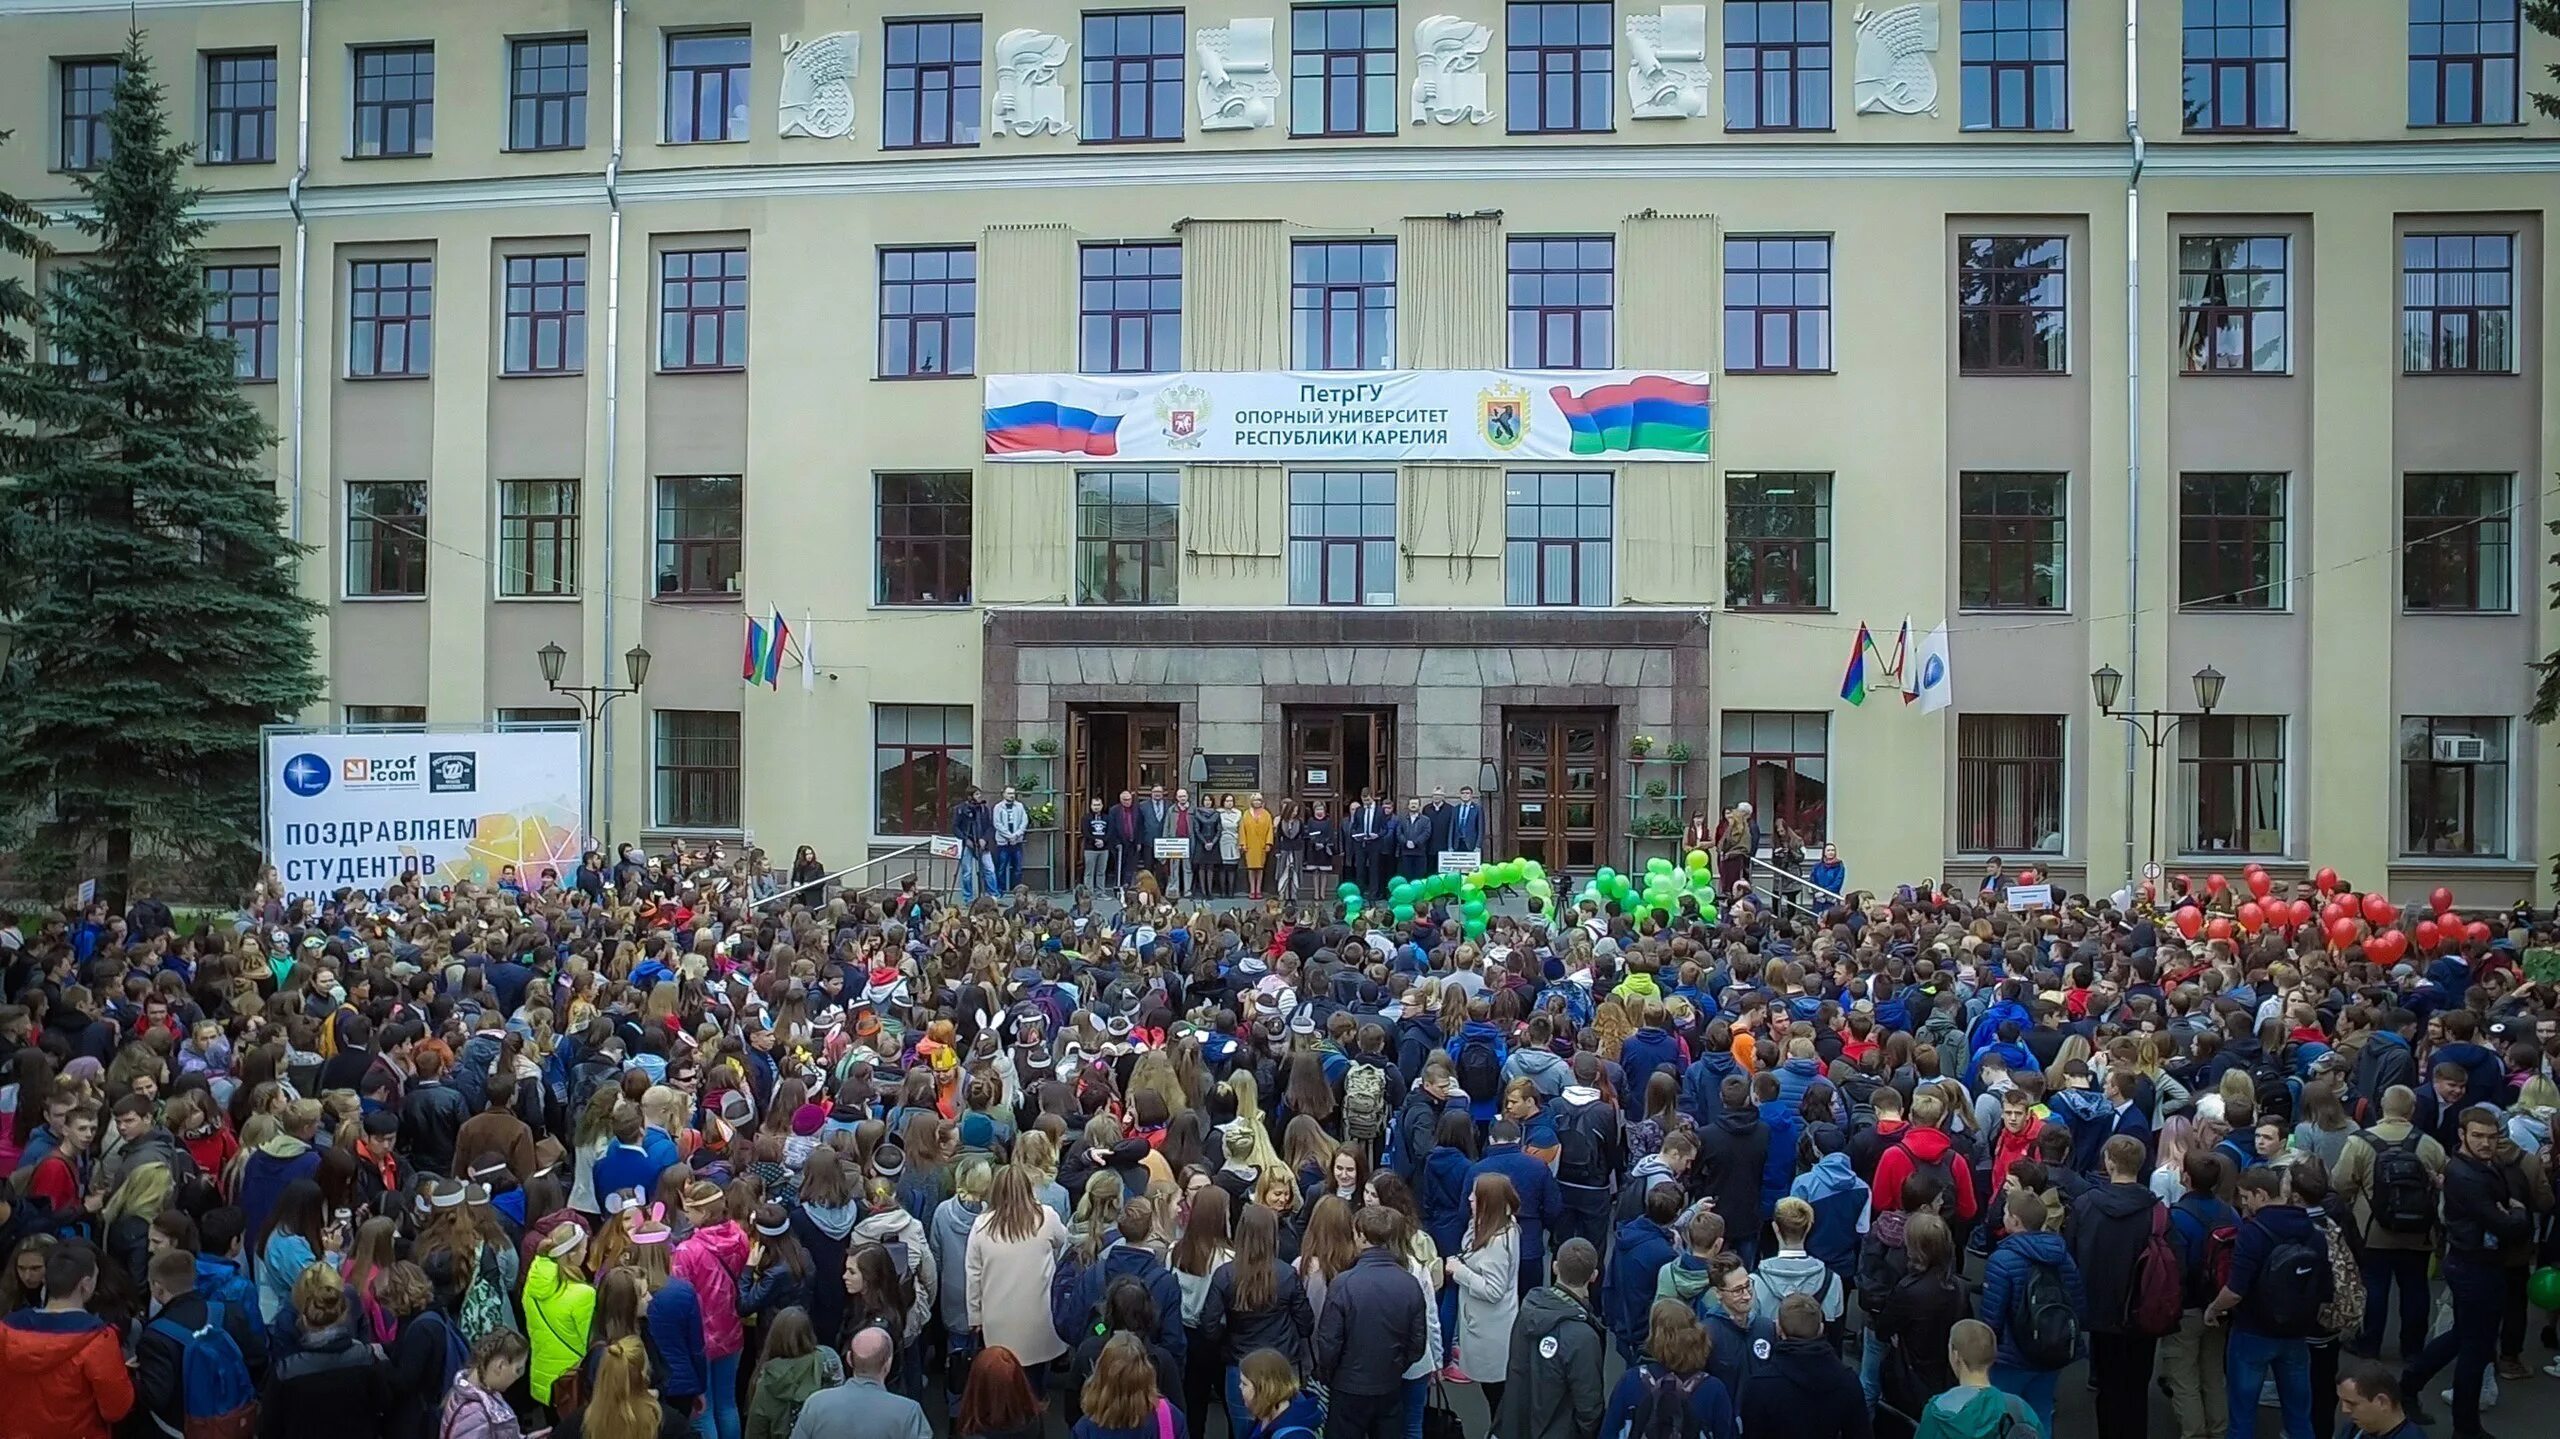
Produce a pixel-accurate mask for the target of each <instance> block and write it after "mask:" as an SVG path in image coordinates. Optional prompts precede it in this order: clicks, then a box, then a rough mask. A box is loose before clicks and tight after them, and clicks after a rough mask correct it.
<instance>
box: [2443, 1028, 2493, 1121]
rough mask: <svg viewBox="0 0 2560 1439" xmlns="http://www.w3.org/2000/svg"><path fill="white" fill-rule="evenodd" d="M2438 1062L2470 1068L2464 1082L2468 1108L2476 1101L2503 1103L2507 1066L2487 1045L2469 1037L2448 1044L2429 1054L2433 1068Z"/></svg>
mask: <svg viewBox="0 0 2560 1439" xmlns="http://www.w3.org/2000/svg"><path fill="white" fill-rule="evenodd" d="M2439 1064H2459V1065H2461V1066H2462V1067H2463V1068H2464V1069H2467V1070H2469V1071H2471V1078H2470V1081H2469V1082H2468V1083H2466V1084H2464V1085H2463V1088H2462V1104H2463V1107H2464V1108H2466V1109H2468V1108H2469V1107H2471V1106H2472V1105H2475V1104H2504V1103H2505V1102H2506V1099H2507V1067H2506V1066H2505V1065H2504V1064H2501V1063H2500V1062H2499V1061H2498V1056H2497V1055H2496V1054H2494V1053H2492V1052H2491V1051H2490V1049H2489V1047H2488V1046H2487V1045H2483V1044H2473V1043H2471V1042H2470V1041H2468V1040H2465V1041H2463V1042H2462V1043H2459V1044H2448V1045H2445V1046H2444V1047H2442V1048H2440V1049H2438V1050H2437V1051H2436V1052H2435V1053H2433V1054H2430V1055H2428V1056H2427V1068H2428V1070H2429V1071H2430V1072H2432V1071H2433V1070H2434V1069H2435V1067H2436V1066H2437V1065H2439Z"/></svg>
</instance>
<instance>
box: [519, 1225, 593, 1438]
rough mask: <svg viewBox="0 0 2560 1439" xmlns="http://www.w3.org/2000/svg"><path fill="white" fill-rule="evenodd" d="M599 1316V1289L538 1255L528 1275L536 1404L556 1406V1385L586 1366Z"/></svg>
mask: <svg viewBox="0 0 2560 1439" xmlns="http://www.w3.org/2000/svg"><path fill="white" fill-rule="evenodd" d="M595 1312H596V1290H595V1286H594V1285H592V1284H589V1283H587V1282H586V1281H585V1280H583V1279H572V1278H570V1277H569V1276H567V1275H565V1274H563V1273H561V1272H560V1266H559V1265H557V1264H554V1263H552V1262H551V1256H550V1255H548V1254H537V1255H535V1256H534V1258H533V1263H532V1265H531V1266H530V1267H528V1268H527V1269H526V1270H525V1272H524V1332H525V1338H526V1339H527V1340H529V1341H531V1343H532V1346H533V1364H532V1369H531V1374H530V1378H531V1382H532V1385H533V1398H534V1402H535V1403H537V1404H548V1403H550V1402H551V1381H552V1380H554V1379H557V1378H559V1377H560V1376H561V1375H563V1374H566V1373H568V1372H569V1371H570V1370H573V1369H575V1368H577V1367H578V1366H579V1365H581V1364H584V1363H585V1362H586V1359H587V1327H588V1325H589V1324H590V1323H591V1322H592V1321H593V1320H594V1318H595Z"/></svg>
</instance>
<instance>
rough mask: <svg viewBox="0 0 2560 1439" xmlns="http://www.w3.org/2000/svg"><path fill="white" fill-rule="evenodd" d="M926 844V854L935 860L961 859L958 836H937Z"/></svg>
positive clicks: (929, 839)
mask: <svg viewBox="0 0 2560 1439" xmlns="http://www.w3.org/2000/svg"><path fill="white" fill-rule="evenodd" d="M924 843H925V853H927V854H930V855H932V856H933V857H934V858H935V859H958V858H959V857H960V836H958V835H956V834H937V835H934V836H932V837H930V838H928V839H927V840H926V841H925V842H924Z"/></svg>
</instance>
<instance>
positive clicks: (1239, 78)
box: [1192, 19, 1280, 130]
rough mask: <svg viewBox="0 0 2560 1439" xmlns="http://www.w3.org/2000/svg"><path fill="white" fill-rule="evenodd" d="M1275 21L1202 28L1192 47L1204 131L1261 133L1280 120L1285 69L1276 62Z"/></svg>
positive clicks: (1244, 22)
mask: <svg viewBox="0 0 2560 1439" xmlns="http://www.w3.org/2000/svg"><path fill="white" fill-rule="evenodd" d="M1271 27H1272V22H1271V21H1269V20H1267V19H1264V20H1229V21H1228V22H1227V25H1226V28H1225V29H1223V30H1212V29H1210V28H1208V27H1206V26H1203V27H1202V28H1201V29H1200V30H1199V32H1198V33H1197V34H1196V35H1195V36H1194V37H1193V40H1192V46H1193V48H1194V49H1196V50H1197V51H1199V57H1200V84H1199V97H1200V128H1201V129H1203V130H1259V129H1262V128H1264V127H1265V126H1268V125H1270V124H1272V123H1274V122H1275V121H1277V120H1278V119H1279V118H1280V71H1279V69H1278V68H1277V67H1276V66H1275V65H1274V63H1273V60H1272V53H1273V52H1272V47H1271Z"/></svg>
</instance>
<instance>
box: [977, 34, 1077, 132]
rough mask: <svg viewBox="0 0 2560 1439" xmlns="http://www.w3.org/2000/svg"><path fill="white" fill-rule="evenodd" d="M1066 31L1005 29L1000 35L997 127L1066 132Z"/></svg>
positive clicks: (1069, 124) (1001, 129)
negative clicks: (1054, 33)
mask: <svg viewBox="0 0 2560 1439" xmlns="http://www.w3.org/2000/svg"><path fill="white" fill-rule="evenodd" d="M1069 48H1070V46H1069V44H1068V42H1067V39H1066V37H1065V36H1063V35H1052V34H1050V33H1048V32H1047V31H1045V30H1007V31H1006V32H1004V33H1003V34H1002V35H999V36H997V37H996V103H995V127H996V130H997V131H998V132H999V133H1001V134H1007V135H1022V136H1030V135H1065V134H1068V133H1071V132H1072V131H1073V130H1074V129H1075V126H1074V124H1073V122H1071V121H1069V120H1068V119H1067V80H1066V69H1067V51H1068V49H1069Z"/></svg>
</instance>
